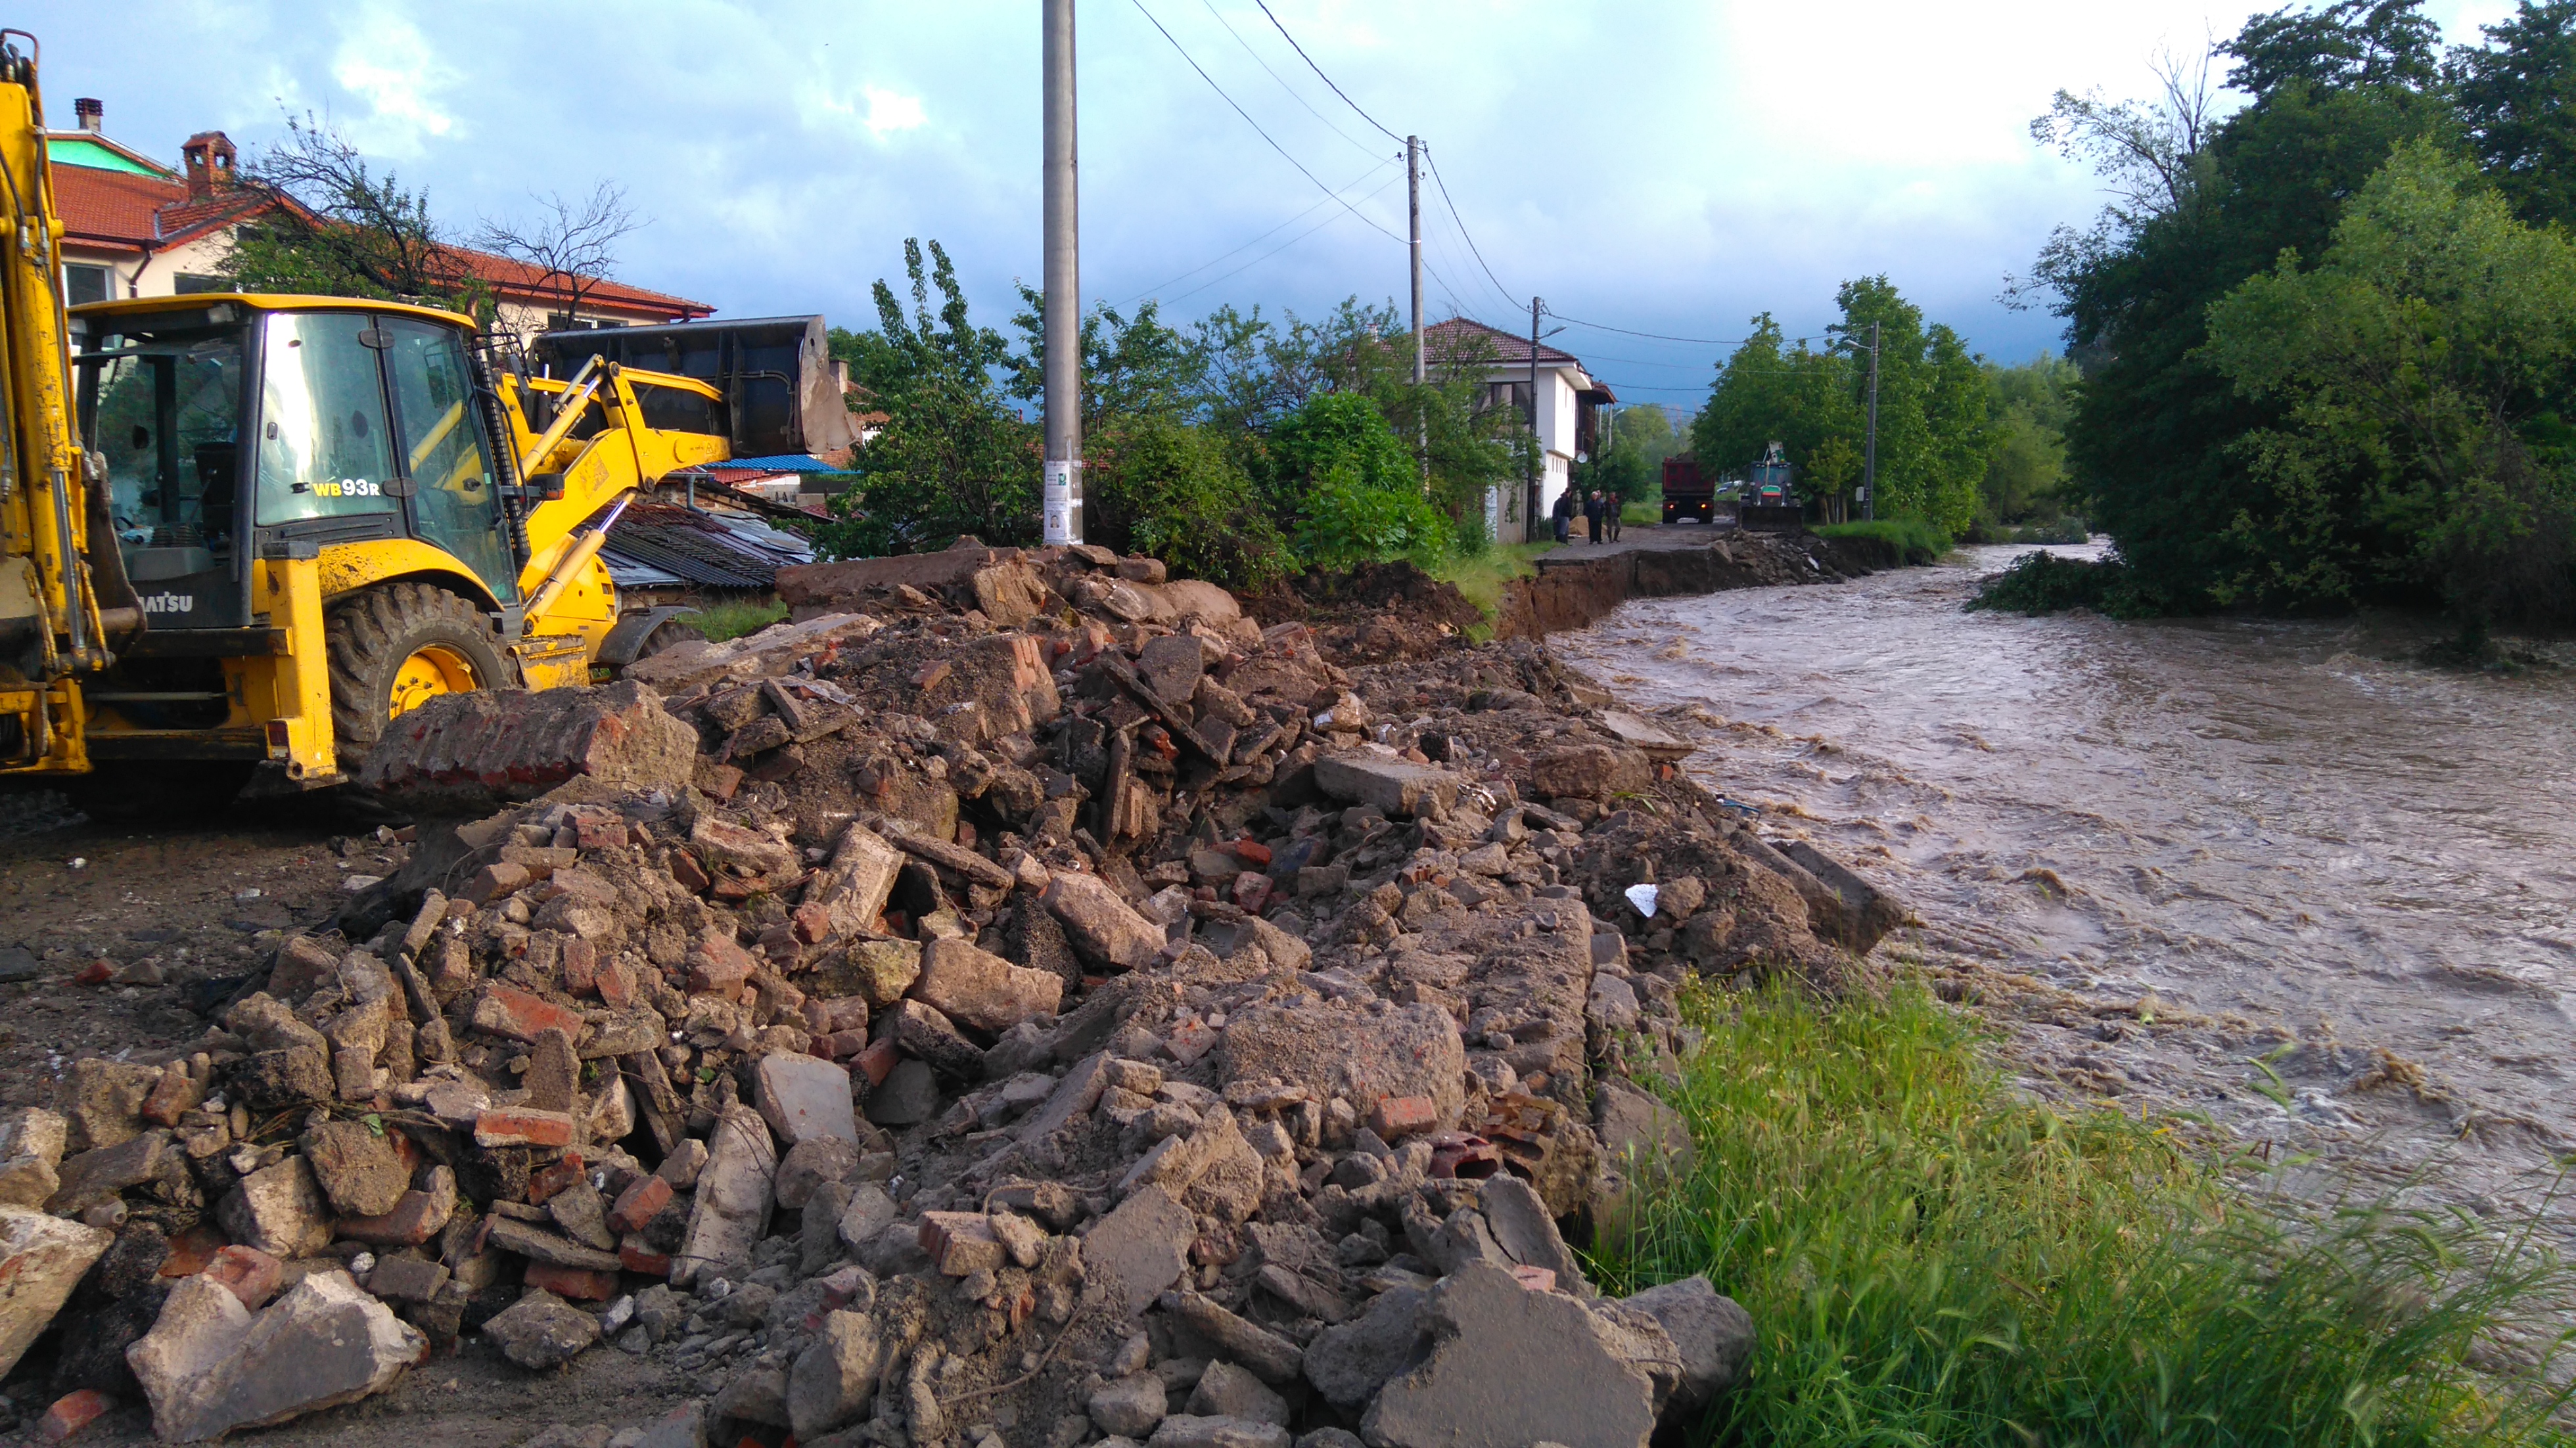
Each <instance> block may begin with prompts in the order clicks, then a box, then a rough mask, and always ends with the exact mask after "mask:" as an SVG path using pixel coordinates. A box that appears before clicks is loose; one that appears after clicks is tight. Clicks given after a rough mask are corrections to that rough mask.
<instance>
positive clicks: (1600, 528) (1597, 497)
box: [1555, 488, 1619, 543]
mask: <svg viewBox="0 0 2576 1448" xmlns="http://www.w3.org/2000/svg"><path fill="white" fill-rule="evenodd" d="M1574 491H1575V490H1574V489H1572V488H1568V489H1566V490H1565V491H1564V492H1562V493H1559V494H1557V495H1556V512H1555V518H1556V541H1557V542H1559V543H1563V542H1566V541H1567V540H1568V535H1570V534H1571V533H1573V531H1574ZM1583 523H1584V526H1585V527H1586V528H1587V529H1589V530H1590V531H1591V534H1592V540H1591V541H1593V542H1595V543H1616V542H1618V541H1619V500H1618V499H1617V498H1614V497H1611V496H1610V495H1609V494H1607V493H1605V492H1603V491H1601V490H1600V489H1599V488H1594V489H1593V490H1592V494H1591V496H1589V497H1587V498H1585V499H1584V500H1583Z"/></svg>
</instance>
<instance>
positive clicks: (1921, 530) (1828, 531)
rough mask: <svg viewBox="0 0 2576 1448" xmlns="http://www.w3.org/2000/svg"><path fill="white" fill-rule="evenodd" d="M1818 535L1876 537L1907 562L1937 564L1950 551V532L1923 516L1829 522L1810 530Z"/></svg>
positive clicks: (1830, 536) (1823, 536)
mask: <svg viewBox="0 0 2576 1448" xmlns="http://www.w3.org/2000/svg"><path fill="white" fill-rule="evenodd" d="M1808 531H1810V532H1812V533H1814V534H1815V535H1816V536H1817V537H1819V538H1873V539H1876V540H1877V541H1879V542H1881V543H1884V544H1886V545H1887V546H1888V547H1890V548H1893V549H1895V550H1896V555H1897V557H1899V558H1900V559H1902V560H1904V561H1905V562H1907V563H1938V562H1940V561H1941V559H1942V557H1943V556H1944V555H1946V554H1947V553H1949V551H1950V549H1951V547H1952V544H1951V541H1950V535H1949V534H1947V533H1944V532H1942V531H1941V530H1940V529H1939V528H1937V527H1934V526H1933V525H1932V524H1930V523H1927V522H1925V521H1923V520H1922V519H1920V518H1870V519H1867V520H1856V521H1853V522H1849V523H1826V524H1823V525H1822V526H1819V527H1816V528H1812V529H1809V530H1808Z"/></svg>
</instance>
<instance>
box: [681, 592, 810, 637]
mask: <svg viewBox="0 0 2576 1448" xmlns="http://www.w3.org/2000/svg"><path fill="white" fill-rule="evenodd" d="M786 618H787V605H785V604H783V603H780V602H779V601H778V600H776V599H774V598H763V599H737V600H732V601H728V602H725V603H710V604H706V605H704V606H702V607H700V608H699V610H698V611H697V612H696V613H694V614H692V615H690V616H689V622H690V623H692V624H694V625H696V626H697V630H698V632H700V633H702V634H705V635H706V636H707V638H708V640H709V641H710V642H713V643H723V642H724V641H725V640H727V639H738V638H741V637H742V636H743V635H744V634H751V633H758V632H760V631H761V630H762V629H765V628H767V627H769V626H770V625H771V624H774V623H780V622H784V621H785V620H786Z"/></svg>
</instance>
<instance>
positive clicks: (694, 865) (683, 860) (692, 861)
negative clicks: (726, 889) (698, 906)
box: [671, 769, 742, 895]
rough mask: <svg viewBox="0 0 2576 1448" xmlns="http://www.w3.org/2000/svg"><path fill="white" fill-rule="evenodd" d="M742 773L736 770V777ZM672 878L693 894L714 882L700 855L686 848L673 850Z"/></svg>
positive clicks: (702, 890)
mask: <svg viewBox="0 0 2576 1448" xmlns="http://www.w3.org/2000/svg"><path fill="white" fill-rule="evenodd" d="M741 774H742V771H741V770H738V769H737V770H735V771H734V775H735V777H736V778H740V777H741ZM671 878H672V879H674V880H677V881H679V882H680V888H681V889H683V890H686V891H688V892H689V893H690V894H692V895H695V894H700V893H703V892H704V891H705V890H706V888H707V886H709V885H711V884H713V883H714V882H713V881H712V880H709V879H708V878H707V867H706V866H704V865H701V864H699V863H698V857H697V856H695V855H692V854H690V853H689V852H688V851H686V850H673V851H672V852H671Z"/></svg>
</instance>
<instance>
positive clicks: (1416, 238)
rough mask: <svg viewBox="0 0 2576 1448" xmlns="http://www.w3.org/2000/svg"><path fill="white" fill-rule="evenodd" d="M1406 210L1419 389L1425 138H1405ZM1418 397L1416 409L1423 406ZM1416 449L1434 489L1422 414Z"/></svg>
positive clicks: (1428, 424)
mask: <svg viewBox="0 0 2576 1448" xmlns="http://www.w3.org/2000/svg"><path fill="white" fill-rule="evenodd" d="M1404 203H1405V206H1404V209H1405V214H1406V215H1408V216H1410V217H1412V219H1413V246H1412V255H1413V385H1414V386H1415V387H1416V388H1417V389H1418V388H1420V387H1421V386H1422V380H1423V356H1422V139H1421V138H1420V137H1419V136H1407V137H1405V138H1404ZM1421 405H1422V399H1421V398H1420V397H1419V396H1418V395H1417V396H1416V397H1415V398H1414V406H1416V407H1420V406H1421ZM1414 449H1415V452H1416V453H1417V455H1418V456H1419V457H1420V458H1421V460H1422V487H1423V490H1424V491H1425V492H1428V491H1430V488H1431V420H1430V419H1429V418H1428V417H1425V416H1422V415H1421V414H1419V413H1417V414H1415V418H1414Z"/></svg>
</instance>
